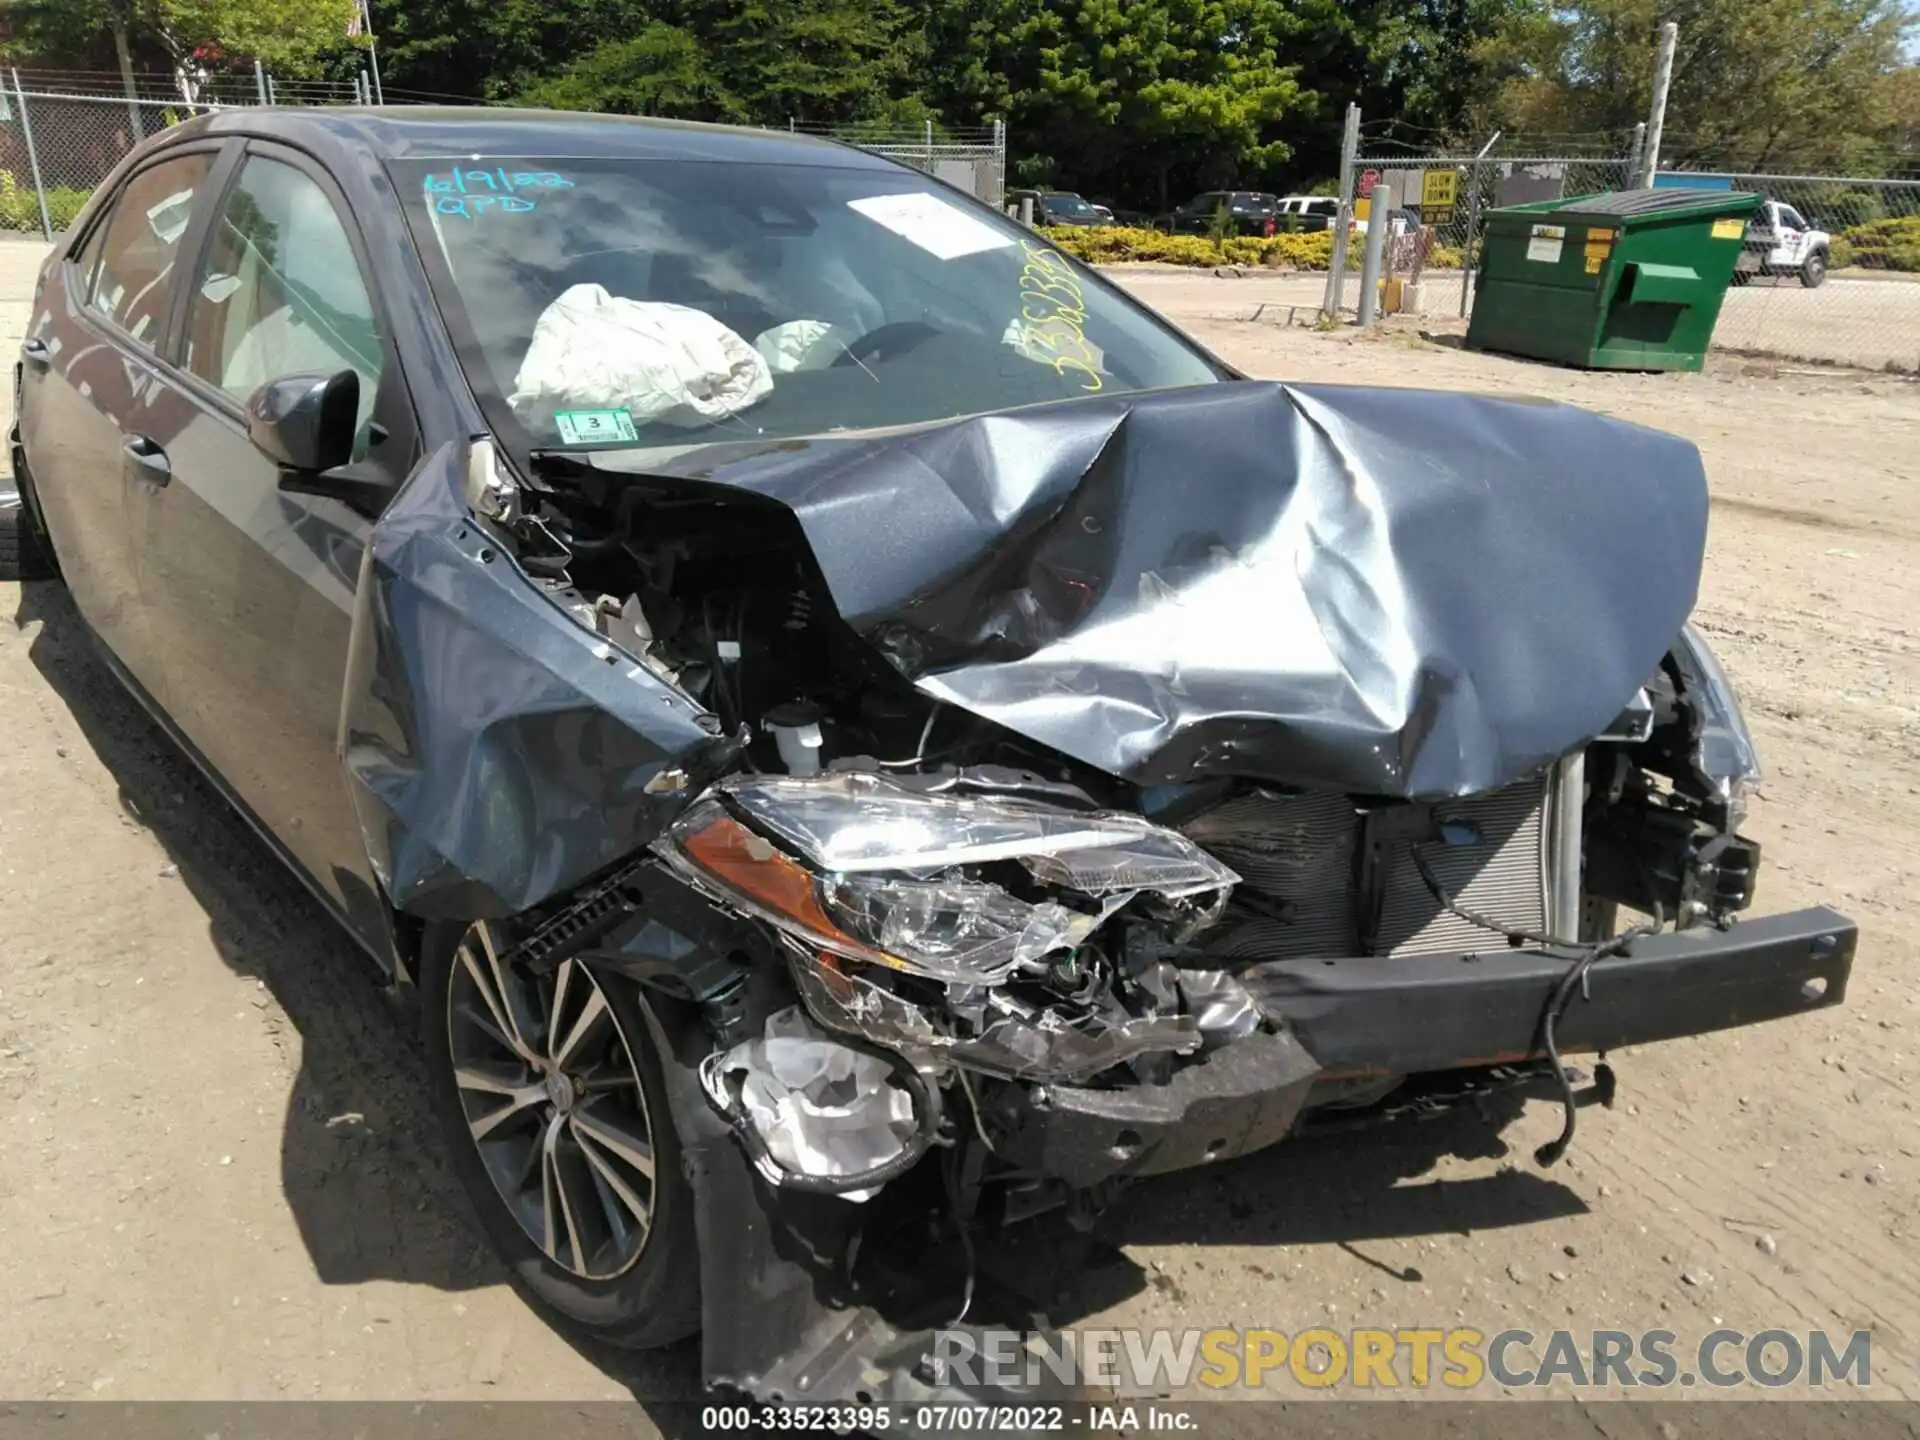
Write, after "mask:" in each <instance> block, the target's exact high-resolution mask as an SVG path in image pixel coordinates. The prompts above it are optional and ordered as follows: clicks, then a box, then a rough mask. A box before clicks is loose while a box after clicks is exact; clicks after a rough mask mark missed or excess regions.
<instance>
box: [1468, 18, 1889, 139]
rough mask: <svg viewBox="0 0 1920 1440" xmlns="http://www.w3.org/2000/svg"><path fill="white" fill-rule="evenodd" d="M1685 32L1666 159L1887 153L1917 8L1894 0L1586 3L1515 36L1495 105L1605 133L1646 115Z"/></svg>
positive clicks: (1566, 127) (1528, 124)
mask: <svg viewBox="0 0 1920 1440" xmlns="http://www.w3.org/2000/svg"><path fill="white" fill-rule="evenodd" d="M1668 20H1672V21H1675V22H1677V23H1678V25H1679V27H1680V39H1679V45H1678V48H1677V50H1676V52H1675V59H1674V68H1673V84H1672V88H1671V91H1670V92H1669V95H1668V101H1667V119H1666V138H1665V141H1664V144H1663V146H1662V151H1661V154H1662V158H1663V160H1664V161H1666V162H1669V163H1672V164H1675V165H1696V166H1702V167H1705V166H1715V167H1718V168H1722V169H1729V170H1767V169H1783V168H1836V169H1840V168H1849V167H1854V166H1861V165H1873V164H1876V163H1881V162H1883V161H1884V160H1885V159H1886V153H1885V152H1886V149H1887V134H1886V129H1887V127H1888V125H1889V124H1891V123H1893V122H1892V116H1891V113H1890V112H1891V110H1892V109H1893V108H1895V107H1894V101H1895V97H1896V95H1897V85H1896V81H1895V77H1897V75H1898V74H1899V73H1900V72H1902V71H1903V70H1907V69H1910V68H1911V67H1910V66H1909V65H1907V64H1906V62H1905V60H1904V57H1903V54H1902V51H1903V47H1904V42H1905V40H1906V37H1907V36H1908V35H1909V34H1910V33H1911V31H1912V28H1913V25H1914V17H1913V16H1912V14H1911V13H1910V12H1908V11H1907V10H1906V9H1905V7H1904V6H1903V5H1902V4H1901V3H1900V0H1580V3H1577V4H1573V5H1568V6H1566V7H1564V8H1556V9H1555V10H1554V11H1553V12H1552V14H1551V15H1550V16H1548V17H1546V18H1544V19H1541V18H1537V17H1536V18H1535V19H1534V20H1533V21H1532V22H1531V23H1530V24H1529V25H1528V26H1527V27H1526V29H1525V30H1524V32H1522V33H1520V34H1518V35H1515V36H1509V37H1507V40H1506V42H1505V43H1506V44H1507V45H1508V46H1509V47H1510V50H1509V56H1510V58H1512V59H1517V60H1518V61H1519V62H1520V63H1519V64H1518V65H1516V66H1515V67H1514V73H1513V76H1512V78H1511V79H1510V80H1509V81H1508V82H1507V83H1506V85H1505V86H1504V87H1503V89H1502V92H1501V94H1500V96H1499V98H1498V100H1497V101H1496V102H1495V105H1494V107H1493V108H1494V110H1495V112H1496V114H1497V116H1498V117H1499V118H1500V119H1502V120H1504V121H1505V123H1506V124H1507V125H1508V126H1509V127H1510V128H1516V129H1519V130H1522V131H1531V132H1535V133H1538V132H1541V131H1581V132H1607V133H1610V134H1612V135H1615V136H1618V135H1622V134H1624V133H1625V132H1626V131H1627V130H1630V129H1631V128H1632V126H1633V124H1634V123H1635V122H1636V121H1637V120H1640V119H1642V118H1644V116H1645V114H1646V110H1647V106H1648V103H1649V99H1650V94H1651V90H1652V83H1653V70H1654V63H1655V55H1656V49H1657V46H1658V43H1659V32H1660V26H1661V25H1662V23H1664V22H1665V21H1668Z"/></svg>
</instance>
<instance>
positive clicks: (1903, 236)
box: [1828, 215, 1920, 272]
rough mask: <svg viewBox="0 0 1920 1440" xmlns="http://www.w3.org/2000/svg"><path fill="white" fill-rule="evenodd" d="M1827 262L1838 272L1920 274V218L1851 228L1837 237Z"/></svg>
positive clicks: (1877, 221) (1880, 221)
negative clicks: (1850, 268) (1848, 269)
mask: <svg viewBox="0 0 1920 1440" xmlns="http://www.w3.org/2000/svg"><path fill="white" fill-rule="evenodd" d="M1828 260H1829V261H1830V262H1831V263H1832V264H1833V265H1834V266H1835V267H1836V268H1839V267H1842V266H1847V265H1858V266H1860V267H1861V268H1862V269H1865V270H1904V271H1909V272H1912V271H1920V215H1904V216H1900V217H1897V218H1893V219H1887V220H1870V221H1868V222H1867V223H1866V224H1864V225H1854V226H1851V227H1849V228H1848V229H1845V230H1843V231H1841V232H1840V233H1839V234H1838V235H1836V236H1834V239H1833V248H1832V253H1831V254H1830V255H1829V256H1828Z"/></svg>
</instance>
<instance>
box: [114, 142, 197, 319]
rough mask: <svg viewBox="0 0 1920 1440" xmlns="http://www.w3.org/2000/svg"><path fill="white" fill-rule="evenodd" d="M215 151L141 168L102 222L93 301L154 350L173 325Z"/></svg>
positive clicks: (176, 158) (183, 156)
mask: <svg viewBox="0 0 1920 1440" xmlns="http://www.w3.org/2000/svg"><path fill="white" fill-rule="evenodd" d="M214 158H215V157H214V152H212V151H210V150H200V151H194V152H193V153H191V154H188V155H180V156H176V157H175V158H173V159H170V160H162V161H161V162H160V163H159V164H157V165H150V166H148V167H147V168H146V169H145V170H142V171H140V172H139V173H138V174H137V175H135V176H134V177H133V178H132V179H131V180H129V181H128V182H127V183H126V186H125V188H124V189H122V190H121V192H120V194H119V196H118V197H117V198H116V199H115V200H114V202H113V213H112V214H111V215H109V216H108V217H107V221H106V224H105V225H104V226H103V227H102V229H101V239H100V247H99V248H100V260H99V267H98V269H97V270H96V271H95V273H94V277H93V289H92V292H91V294H90V295H89V296H88V303H89V304H90V305H91V306H92V308H93V309H94V310H96V311H97V312H99V313H100V314H101V315H104V316H105V317H106V318H107V319H109V320H111V321H112V322H113V323H114V324H115V325H117V326H119V327H120V329H122V330H124V331H126V333H127V334H128V335H129V336H131V337H132V338H133V339H134V340H135V341H136V342H138V343H139V344H141V345H143V346H145V347H146V348H148V349H149V350H151V349H153V348H154V347H155V346H157V345H158V344H159V343H160V336H161V333H162V332H163V331H164V330H165V329H166V325H167V307H168V305H169V303H170V302H171V300H172V298H173V293H174V284H175V269H176V265H177V262H178V260H179V258H180V242H181V241H182V240H183V239H184V238H185V236H186V233H187V226H188V224H189V222H190V221H191V220H192V219H193V207H194V202H195V200H196V199H198V198H199V195H200V192H201V191H202V190H203V189H204V188H205V186H206V183H207V176H208V175H209V174H210V173H211V171H212V170H213V162H214Z"/></svg>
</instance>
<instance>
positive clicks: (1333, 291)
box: [1320, 104, 1360, 317]
mask: <svg viewBox="0 0 1920 1440" xmlns="http://www.w3.org/2000/svg"><path fill="white" fill-rule="evenodd" d="M1359 153H1360V107H1359V106H1358V105H1354V104H1349V105H1348V106H1347V125H1346V129H1345V130H1344V131H1343V132H1342V133H1341V136H1340V205H1339V208H1338V209H1337V210H1336V211H1335V212H1334V217H1333V257H1332V259H1331V260H1329V261H1328V263H1327V295H1326V299H1325V300H1323V301H1322V302H1321V305H1320V313H1321V314H1322V315H1326V316H1329V317H1331V316H1334V315H1338V314H1339V313H1340V292H1341V291H1342V290H1343V289H1345V288H1346V278H1347V274H1346V271H1347V232H1348V231H1349V230H1351V229H1352V228H1353V162H1354V158H1355V157H1356V156H1357V155H1358V154H1359Z"/></svg>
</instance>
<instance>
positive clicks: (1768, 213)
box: [1733, 200, 1833, 290]
mask: <svg viewBox="0 0 1920 1440" xmlns="http://www.w3.org/2000/svg"><path fill="white" fill-rule="evenodd" d="M1832 247H1833V237H1832V236H1831V235H1829V234H1828V233H1827V232H1826V231H1824V230H1816V229H1814V228H1813V226H1811V225H1810V224H1808V223H1807V221H1806V220H1805V219H1803V218H1802V217H1801V215H1800V212H1799V211H1798V210H1796V209H1794V208H1793V206H1791V205H1788V204H1786V203H1785V202H1783V201H1780V200H1766V201H1762V202H1761V205H1760V208H1759V209H1758V210H1756V211H1754V212H1753V219H1751V220H1750V221H1748V222H1747V243H1746V249H1745V250H1744V251H1743V252H1742V253H1741V256H1740V260H1739V262H1738V265H1737V267H1736V269H1735V270H1734V275H1733V283H1734V284H1736V285H1744V284H1746V283H1747V282H1748V281H1749V280H1751V279H1752V278H1753V277H1754V276H1755V275H1798V276H1799V277H1800V283H1801V284H1802V285H1804V286H1806V287H1807V288H1808V289H1809V290H1811V289H1812V288H1813V287H1814V286H1816V285H1818V284H1819V283H1820V282H1821V281H1823V280H1825V279H1826V278H1827V258H1828V255H1829V253H1830V251H1831V250H1832Z"/></svg>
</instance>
